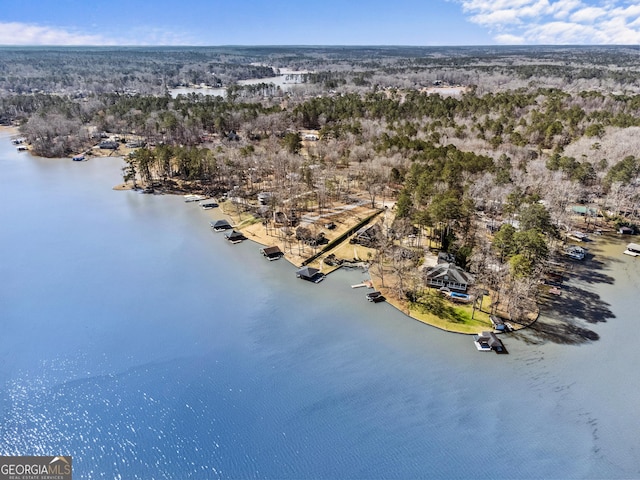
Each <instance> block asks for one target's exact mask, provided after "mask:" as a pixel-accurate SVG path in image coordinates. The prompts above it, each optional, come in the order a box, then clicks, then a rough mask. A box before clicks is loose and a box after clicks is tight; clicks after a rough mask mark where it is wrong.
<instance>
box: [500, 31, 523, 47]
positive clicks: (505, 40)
mask: <svg viewBox="0 0 640 480" xmlns="http://www.w3.org/2000/svg"><path fill="white" fill-rule="evenodd" d="M495 39H496V42H498V43H502V44H504V45H522V44H523V43H525V39H524V38H523V37H519V36H517V35H511V34H510V33H504V34H499V35H496V37H495Z"/></svg>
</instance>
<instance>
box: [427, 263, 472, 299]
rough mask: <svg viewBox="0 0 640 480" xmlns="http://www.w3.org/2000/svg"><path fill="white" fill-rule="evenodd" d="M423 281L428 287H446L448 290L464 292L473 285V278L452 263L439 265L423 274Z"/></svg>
mask: <svg viewBox="0 0 640 480" xmlns="http://www.w3.org/2000/svg"><path fill="white" fill-rule="evenodd" d="M424 281H425V283H426V284H427V285H428V286H430V287H435V288H442V287H447V288H449V289H450V290H456V291H459V292H466V291H467V288H469V286H470V285H471V284H473V281H474V279H473V277H472V276H471V274H470V273H468V272H466V271H464V270H463V269H462V268H460V267H458V266H457V265H456V264H454V263H439V264H437V265H436V266H434V267H431V268H428V269H426V270H425V272H424Z"/></svg>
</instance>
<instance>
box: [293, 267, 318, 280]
mask: <svg viewBox="0 0 640 480" xmlns="http://www.w3.org/2000/svg"><path fill="white" fill-rule="evenodd" d="M318 272H320V270H318V269H317V268H313V267H302V268H301V269H300V270H298V271H297V272H296V275H297V276H298V277H302V278H312V277H314V276H315V275H317V274H318Z"/></svg>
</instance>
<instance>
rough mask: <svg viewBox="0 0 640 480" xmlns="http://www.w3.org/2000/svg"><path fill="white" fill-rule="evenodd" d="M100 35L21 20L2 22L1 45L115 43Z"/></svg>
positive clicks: (0, 31)
mask: <svg viewBox="0 0 640 480" xmlns="http://www.w3.org/2000/svg"><path fill="white" fill-rule="evenodd" d="M113 44H114V42H112V41H109V40H108V39H106V38H104V37H102V36H100V35H86V34H82V33H76V32H70V31H68V30H64V29H61V28H54V27H43V26H40V25H32V24H28V23H19V22H4V23H3V22H0V45H113Z"/></svg>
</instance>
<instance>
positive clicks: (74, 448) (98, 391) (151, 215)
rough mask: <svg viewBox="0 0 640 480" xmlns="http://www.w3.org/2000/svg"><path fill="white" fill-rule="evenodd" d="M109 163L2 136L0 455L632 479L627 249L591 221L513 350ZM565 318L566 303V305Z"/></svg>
mask: <svg viewBox="0 0 640 480" xmlns="http://www.w3.org/2000/svg"><path fill="white" fill-rule="evenodd" d="M121 167H122V162H121V160H120V159H115V158H92V159H91V160H89V161H86V162H73V161H71V160H70V159H42V158H35V157H32V156H30V155H29V154H28V153H19V152H17V151H16V149H15V146H13V145H11V144H10V136H9V134H8V133H7V131H1V132H0V169H1V170H0V172H1V173H0V200H1V204H2V208H0V225H2V227H1V228H0V247H2V250H1V251H2V252H3V255H2V258H1V260H0V279H1V281H2V284H1V288H0V322H1V325H2V332H3V335H2V349H1V350H0V418H1V423H0V425H1V426H0V454H3V455H17V454H20V455H32V454H33V455H72V456H73V462H74V476H75V478H81V479H85V478H86V479H90V478H105V479H113V478H122V479H138V478H139V479H148V478H158V479H160V478H166V479H189V478H193V479H209V478H402V479H406V478H453V477H455V478H492V479H495V478H638V477H640V440H639V438H638V432H639V431H640V412H639V411H638V408H637V405H638V404H640V386H639V384H638V382H637V381H636V380H634V378H636V377H635V375H636V374H634V373H633V372H634V371H635V370H634V369H635V366H636V365H638V364H639V361H640V349H639V348H638V341H637V339H636V338H635V331H636V326H637V312H639V311H640V295H638V285H640V278H639V277H640V275H639V273H638V272H639V269H638V263H637V262H638V261H640V260H639V259H636V258H632V257H628V256H626V255H623V254H622V251H623V250H624V245H625V244H626V242H628V241H629V240H628V239H624V238H618V237H615V236H612V237H600V238H597V239H596V240H595V241H594V242H590V243H589V244H588V247H589V251H590V254H591V255H590V256H589V257H588V258H587V260H586V261H585V263H583V264H576V265H575V268H574V270H573V272H572V275H571V280H570V282H569V288H568V289H567V290H566V291H565V292H563V296H562V297H560V298H559V299H555V300H554V301H553V302H552V303H550V304H549V306H548V307H547V308H546V310H545V314H544V315H543V317H542V318H541V319H540V321H539V322H537V323H536V324H534V326H533V328H530V329H527V330H525V331H522V332H520V333H516V334H510V335H503V336H502V339H503V341H504V343H505V345H506V347H507V349H508V350H509V352H510V353H509V354H508V355H495V354H493V353H481V352H478V351H477V350H476V349H475V347H474V345H473V342H472V339H471V337H469V336H465V335H456V334H450V333H446V332H442V331H440V330H437V329H435V328H432V327H429V326H426V325H423V324H421V323H419V322H416V321H414V320H411V319H410V318H408V317H406V316H405V315H403V314H402V313H400V312H398V311H397V310H395V309H393V308H392V307H391V306H390V305H387V304H374V303H371V302H367V301H366V300H365V298H364V292H363V291H362V289H351V288H350V285H352V284H354V283H359V282H360V281H361V280H362V278H363V273H362V272H361V271H357V270H355V271H337V272H335V273H332V274H331V275H330V276H329V277H328V278H327V279H326V280H325V281H324V282H322V283H320V284H317V285H316V284H311V283H309V282H304V281H300V280H298V279H296V278H295V275H294V272H295V268H294V267H293V266H292V265H290V264H288V263H287V262H286V261H283V260H281V261H277V262H268V261H265V259H264V258H263V257H262V255H260V254H259V252H258V245H256V244H255V243H252V242H249V241H247V242H243V243H241V244H238V245H230V244H228V243H227V242H226V241H224V238H223V237H222V234H216V233H214V232H212V231H211V229H210V227H209V221H210V220H211V219H212V218H215V215H216V214H217V212H216V211H215V210H211V211H202V210H201V209H199V208H198V207H197V205H195V204H192V203H185V202H184V201H183V199H182V198H181V197H179V196H169V195H166V196H162V195H143V194H139V193H137V192H133V191H114V190H112V186H113V185H116V184H118V183H121V181H122V177H121V170H120V169H121ZM559 320H562V321H559Z"/></svg>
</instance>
